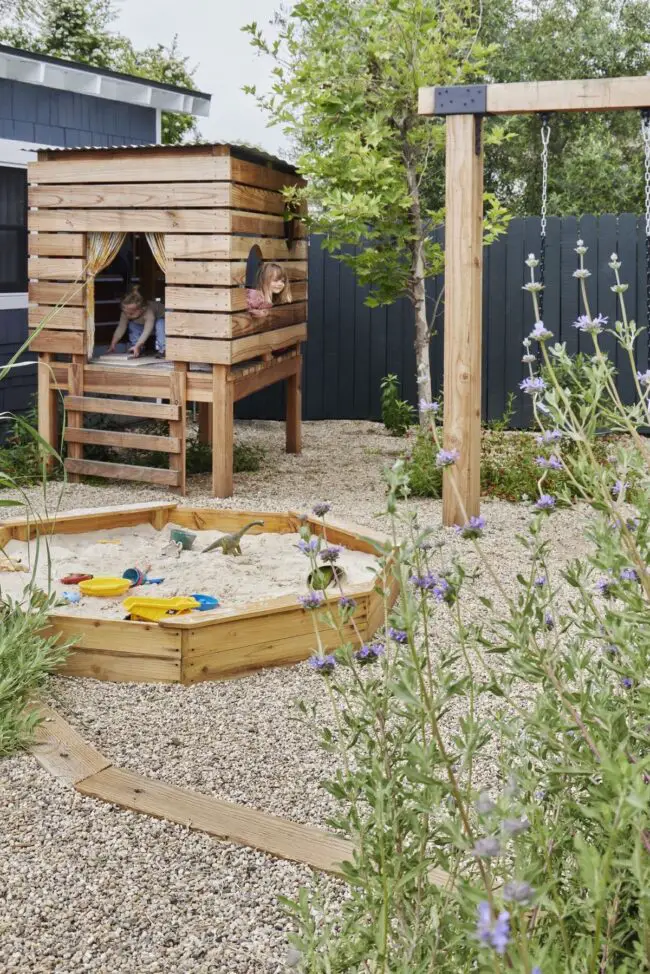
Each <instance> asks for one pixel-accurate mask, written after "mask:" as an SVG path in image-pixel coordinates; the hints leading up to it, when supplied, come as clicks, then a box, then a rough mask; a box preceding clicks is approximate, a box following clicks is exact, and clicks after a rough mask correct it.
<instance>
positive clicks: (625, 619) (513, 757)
mask: <svg viewBox="0 0 650 974" xmlns="http://www.w3.org/2000/svg"><path fill="white" fill-rule="evenodd" d="M585 253H586V251H585V248H584V247H583V245H582V244H581V243H579V244H578V247H577V254H578V257H579V262H578V268H577V278H578V280H579V281H580V282H581V286H582V292H583V299H584V316H582V317H581V318H580V319H578V322H576V327H579V328H580V329H581V330H582V331H584V332H585V333H586V335H587V336H588V337H589V339H590V340H591V341H592V342H593V355H592V356H590V357H589V360H588V362H587V363H586V364H585V366H584V368H585V376H586V377H587V379H588V383H587V384H586V385H585V387H584V395H583V398H582V400H581V401H580V402H576V401H574V400H573V399H572V398H571V396H570V395H568V394H567V392H566V389H565V386H564V385H563V384H562V383H561V382H560V381H558V379H557V375H558V372H557V371H556V366H558V365H559V366H560V367H561V369H563V370H564V372H565V373H566V372H567V370H568V371H569V372H570V368H571V363H570V360H569V358H568V356H567V354H566V349H565V348H564V347H563V346H562V345H553V344H551V342H552V334H551V331H552V329H551V328H549V327H547V326H546V325H543V326H542V323H541V322H540V321H539V314H538V313H537V297H538V294H539V291H540V288H541V285H540V284H539V282H538V281H536V280H535V275H534V270H535V267H536V266H537V264H536V261H535V259H534V258H529V262H528V265H529V267H530V269H531V280H530V284H529V285H527V287H526V290H529V291H530V292H531V295H532V297H533V301H534V306H535V311H536V314H535V322H536V324H535V326H534V329H533V336H534V337H533V338H532V339H531V341H534V342H535V343H536V345H535V348H536V351H538V352H539V357H540V360H541V362H542V363H543V366H544V369H545V381H544V385H542V384H541V383H540V382H537V381H535V380H536V379H537V378H540V377H539V375H538V374H536V373H535V372H534V371H533V368H532V367H533V366H534V365H535V364H536V363H535V360H534V359H536V357H537V356H533V353H531V352H527V356H528V362H527V364H528V365H529V366H530V367H531V368H530V374H529V377H528V378H529V380H530V381H529V382H527V383H526V388H527V389H528V390H529V391H530V394H531V396H532V402H533V409H534V413H535V417H536V422H537V424H538V428H539V442H538V443H537V444H536V449H537V452H538V455H539V456H541V457H545V458H546V459H547V460H549V463H547V464H541V465H539V466H538V467H537V484H536V497H535V498H533V499H532V500H531V505H530V506H531V513H530V523H529V527H528V532H527V533H526V534H525V535H523V536H522V537H521V539H520V540H521V543H522V545H523V546H524V548H525V551H526V554H527V558H528V569H527V570H526V571H525V572H523V573H522V574H520V575H518V576H517V578H516V579H507V578H506V577H505V575H506V573H507V570H508V568H507V565H504V564H498V565H492V564H491V563H490V561H489V559H488V558H487V556H486V554H485V552H484V550H483V548H482V540H481V535H482V533H483V531H484V530H489V522H488V523H487V524H485V523H484V522H483V521H482V519H481V520H480V521H479V519H477V518H475V519H474V520H472V518H470V517H469V516H466V517H464V523H463V524H462V525H459V528H460V533H461V534H462V535H463V536H464V538H465V539H466V544H467V545H468V546H471V547H472V548H473V550H474V551H475V553H476V555H477V557H478V560H479V564H480V565H481V569H480V571H481V572H482V573H484V574H488V573H489V574H490V576H491V578H492V582H493V586H494V588H495V589H496V591H497V592H498V598H495V600H494V602H493V601H491V600H490V599H488V598H487V597H486V596H485V595H484V594H483V592H482V591H481V589H480V587H479V586H480V581H479V577H478V575H477V574H476V573H475V572H474V573H472V574H470V573H469V572H468V571H467V570H466V569H465V568H464V567H463V565H462V563H460V562H458V563H454V564H453V565H451V566H450V565H444V564H442V563H441V561H440V558H441V555H440V551H439V548H438V547H437V546H436V544H435V538H433V537H432V535H431V532H427V531H424V530H422V529H421V527H420V526H419V525H418V521H417V517H416V516H415V515H414V514H413V513H412V512H411V511H410V510H409V506H408V502H407V503H406V504H405V505H398V499H399V498H402V497H404V496H408V492H409V478H408V473H407V471H406V469H405V465H404V464H403V462H401V461H400V462H398V463H397V464H395V466H394V467H393V469H392V471H391V472H390V474H389V485H388V486H389V491H388V512H389V513H390V515H391V517H392V519H393V536H394V538H395V539H398V538H402V540H401V541H399V543H398V542H397V540H395V542H394V543H390V542H387V544H386V546H385V547H384V548H383V549H382V550H380V551H379V553H378V554H379V566H380V572H381V578H382V582H381V583H380V588H382V589H383V590H384V591H386V592H387V591H388V585H389V583H390V581H391V579H394V578H396V579H397V581H398V582H399V589H400V597H399V599H398V601H397V602H396V604H395V607H394V608H392V609H389V607H388V602H387V604H386V624H385V630H384V631H385V635H384V637H383V638H382V639H380V640H379V641H378V643H373V644H371V646H364V643H363V640H362V639H361V637H360V636H359V641H358V643H355V642H353V643H350V642H345V643H342V645H341V646H340V648H339V649H338V650H337V651H336V652H329V653H328V654H327V656H325V654H323V653H322V652H321V653H317V654H316V659H318V660H322V662H313V663H312V664H311V665H312V667H313V668H314V670H315V674H314V679H322V680H323V681H324V683H323V689H324V692H326V694H327V695H328V696H329V698H330V700H331V703H332V713H333V718H332V722H331V726H327V727H325V728H324V729H323V728H321V730H322V735H323V745H324V746H325V747H326V748H327V749H328V750H329V751H335V752H336V753H337V754H338V755H339V768H338V771H337V773H336V775H335V777H334V779H333V780H331V781H330V782H328V784H327V788H328V790H329V791H330V792H331V794H332V795H334V796H335V798H337V799H338V800H339V802H340V806H339V813H338V815H337V817H336V819H335V821H334V822H333V824H334V826H335V827H337V828H338V829H340V830H342V832H344V833H345V834H346V835H347V836H348V837H349V838H350V839H351V840H352V841H353V842H354V844H355V848H356V851H355V854H354V857H353V860H352V861H351V862H349V863H347V864H345V866H344V872H345V877H346V879H347V880H348V883H349V896H348V897H347V898H345V899H343V901H342V902H340V903H337V904H336V905H335V904H333V903H330V902H328V900H327V895H326V894H323V893H321V892H320V891H319V890H312V891H306V890H305V891H303V893H302V895H301V897H300V898H299V900H298V901H297V902H295V903H288V909H289V911H290V913H291V915H292V917H293V919H294V921H295V923H296V926H297V930H298V932H297V933H296V935H295V936H294V937H293V938H292V939H293V948H294V949H293V951H292V963H293V964H295V965H296V969H298V970H300V971H302V972H309V974H334V972H338V974H345V972H350V974H362V972H364V974H365V972H372V974H379V972H382V974H388V972H390V974H425V972H426V974H429V972H438V974H474V972H477V974H488V972H489V974H506V972H514V974H606V972H617V974H640V972H643V971H649V970H650V816H649V811H650V680H649V677H648V662H649V659H650V611H649V603H650V573H649V571H648V563H649V560H650V490H649V488H650V482H649V481H650V477H649V476H648V459H649V450H648V445H647V443H646V442H645V441H644V440H643V439H642V438H641V436H640V435H639V433H638V429H639V428H640V427H641V426H644V425H648V423H649V421H650V407H649V404H648V395H649V392H650V382H648V379H649V378H650V377H649V376H647V375H646V373H645V372H643V371H641V370H639V371H638V372H637V367H636V363H635V360H634V344H635V339H636V337H637V334H638V329H637V327H636V325H635V323H634V322H633V321H630V320H628V318H627V314H626V309H625V304H624V285H623V284H622V283H621V280H620V277H619V269H620V262H619V261H618V258H617V257H616V256H613V257H612V260H611V263H610V266H611V268H612V270H613V272H614V277H613V280H614V284H613V287H614V288H615V293H616V294H617V295H618V296H619V298H620V309H621V310H620V320H619V321H617V322H615V323H614V324H613V325H612V327H611V328H610V327H609V324H608V323H607V322H606V321H604V320H603V319H602V318H601V317H600V316H598V315H594V314H592V311H591V309H590V307H589V305H588V302H587V300H586V298H587V295H586V289H585V287H584V282H585V280H586V277H587V276H588V270H587V268H586V266H585V261H584V256H585ZM604 329H606V330H609V331H610V332H611V333H612V334H614V335H615V337H616V340H617V341H618V343H619V345H620V349H621V354H622V355H626V356H627V357H628V360H629V363H630V367H633V368H634V375H635V377H636V378H635V382H636V391H637V402H636V403H635V404H634V405H632V406H630V407H629V408H626V407H624V406H623V404H622V403H621V402H620V399H619V397H618V393H617V391H616V387H615V384H614V380H613V369H612V366H611V364H610V363H609V362H608V360H607V358H606V357H605V356H604V355H603V353H602V351H601V349H600V345H599V336H600V333H601V332H602V330H604ZM530 347H531V346H530V345H529V346H528V348H529V349H530ZM531 360H533V361H531ZM429 416H430V422H431V425H430V435H431V437H432V440H433V442H434V444H435V445H434V455H439V454H440V451H441V449H442V444H441V441H440V434H439V428H438V426H437V423H436V415H435V413H434V412H431V413H430V414H429ZM600 429H615V430H617V431H618V432H619V433H620V434H622V436H621V439H620V441H619V442H618V445H617V446H616V447H615V449H613V450H612V452H611V454H610V455H609V459H608V461H607V462H606V463H605V464H602V463H600V462H599V461H598V459H597V456H596V454H595V449H594V438H595V436H596V434H597V431H598V430H600ZM623 434H624V437H623ZM569 445H570V446H571V449H568V448H567V447H569ZM551 457H555V458H557V459H558V461H559V462H560V463H561V464H562V467H563V477H564V480H563V482H562V483H560V484H558V482H557V480H553V479H552V478H553V477H554V476H556V474H555V470H554V465H551V463H550V458H551ZM448 467H449V470H450V471H451V475H450V481H451V483H452V486H453V485H454V484H455V481H454V475H453V469H454V466H453V459H449V461H448ZM630 483H634V484H635V485H636V488H635V489H634V491H633V493H630V487H629V484H630ZM572 495H575V496H578V497H580V498H581V499H582V500H583V501H585V502H586V503H587V504H588V505H589V506H590V507H591V511H592V516H591V517H590V519H589V527H588V539H589V541H590V544H591V547H590V553H589V555H588V556H587V557H586V558H584V559H582V560H574V561H572V562H569V563H568V565H567V567H566V568H565V569H564V570H563V571H562V572H561V573H560V572H555V573H554V570H553V569H552V566H551V564H550V563H549V557H548V544H547V542H546V541H545V540H544V531H545V530H550V529H552V524H553V518H555V517H556V516H557V515H556V509H557V508H559V507H561V506H563V505H564V504H565V503H566V502H567V501H568V500H569V499H570V497H571V496H572ZM304 540H306V541H308V540H309V539H308V538H305V539H304ZM308 557H310V558H311V559H314V562H315V563H316V561H315V560H316V558H317V553H316V552H310V553H309V555H308ZM477 599H478V602H479V605H480V610H479V611H477V607H476V600H477ZM315 611H316V612H318V611H322V610H319V609H316V610H315ZM345 611H346V612H348V613H349V618H351V619H354V608H348V609H346V610H345ZM445 632H447V633H451V634H452V635H451V636H447V637H446V636H445ZM357 635H358V634H357ZM372 646H375V647H376V648H375V649H372ZM370 662H371V663H372V665H369V663H370ZM361 664H363V665H361ZM303 712H304V713H305V714H307V709H306V708H303ZM495 739H496V740H497V741H498V749H497V756H496V758H495V757H494V755H491V754H490V748H489V744H490V742H491V741H493V740H495Z"/></svg>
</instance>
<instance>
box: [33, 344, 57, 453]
mask: <svg viewBox="0 0 650 974" xmlns="http://www.w3.org/2000/svg"><path fill="white" fill-rule="evenodd" d="M51 362H52V354H51V352H41V353H40V355H39V357H38V435H39V436H40V437H41V439H42V440H44V441H45V442H46V443H47V444H48V445H49V446H51V447H53V449H55V450H58V423H57V410H56V392H55V391H54V390H53V389H52V388H51V384H52V368H51ZM45 465H46V469H47V470H51V469H52V467H53V465H54V457H52V456H48V458H47V460H46V462H45Z"/></svg>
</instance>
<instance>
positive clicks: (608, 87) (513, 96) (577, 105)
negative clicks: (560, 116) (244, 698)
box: [418, 75, 650, 115]
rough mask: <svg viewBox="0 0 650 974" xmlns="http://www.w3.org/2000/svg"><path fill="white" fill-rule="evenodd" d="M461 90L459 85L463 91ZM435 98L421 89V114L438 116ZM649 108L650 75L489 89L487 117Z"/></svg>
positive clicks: (433, 91) (430, 91) (430, 90)
mask: <svg viewBox="0 0 650 974" xmlns="http://www.w3.org/2000/svg"><path fill="white" fill-rule="evenodd" d="M461 87H462V86H460V85H459V86H458V88H459V90H460V89H461ZM435 98H436V88H420V94H419V106H418V111H419V113H420V115H436V114H437V112H436V109H435ZM649 107H650V75H638V76H636V77H631V78H585V79H582V80H575V81H521V82H514V83H509V84H498V85H487V86H486V109H485V113H486V114H487V115H520V114H527V113H531V112H609V111H626V110H629V109H635V108H637V109H641V108H649ZM445 114H451V113H450V112H445ZM459 114H464V112H463V113H460V112H459Z"/></svg>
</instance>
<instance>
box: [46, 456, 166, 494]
mask: <svg viewBox="0 0 650 974" xmlns="http://www.w3.org/2000/svg"><path fill="white" fill-rule="evenodd" d="M64 466H65V469H66V472H67V473H72V474H83V475H84V476H86V477H108V478H109V479H111V480H141V481H143V482H144V483H147V484H162V485H164V486H165V487H178V486H179V484H180V471H178V470H162V469H160V468H158V467H139V466H137V465H136V464H131V463H106V462H105V461H103V460H76V459H70V458H69V457H68V459H67V460H66V461H65V464H64Z"/></svg>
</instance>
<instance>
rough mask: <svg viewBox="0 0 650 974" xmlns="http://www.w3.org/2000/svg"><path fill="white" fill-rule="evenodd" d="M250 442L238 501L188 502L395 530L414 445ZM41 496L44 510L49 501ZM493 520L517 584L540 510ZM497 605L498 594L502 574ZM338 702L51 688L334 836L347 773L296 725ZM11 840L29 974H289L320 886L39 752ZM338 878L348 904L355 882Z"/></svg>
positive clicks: (210, 778)
mask: <svg viewBox="0 0 650 974" xmlns="http://www.w3.org/2000/svg"><path fill="white" fill-rule="evenodd" d="M237 434H238V437H239V438H240V440H242V441H244V442H251V443H255V444H260V445H262V446H264V448H265V449H266V450H267V459H266V462H265V463H264V466H263V468H262V469H261V470H260V471H259V472H257V473H247V474H239V475H236V477H235V496H234V497H233V498H231V499H230V500H228V501H227V502H225V501H217V500H215V499H213V498H211V497H210V496H209V484H208V477H207V476H203V475H202V476H197V477H193V478H190V480H189V493H188V497H187V498H186V499H185V500H184V503H187V504H191V505H194V506H197V505H201V506H207V507H236V508H240V509H250V510H287V509H290V508H295V509H299V510H307V509H309V508H310V507H311V506H312V504H313V503H314V502H316V501H318V500H329V501H331V502H332V504H333V509H332V517H334V518H336V517H338V518H340V519H342V520H348V521H354V522H357V523H358V524H360V525H371V526H373V527H375V528H377V529H379V530H381V529H382V527H385V523H383V522H382V520H381V519H379V520H378V519H377V518H376V517H375V515H376V513H377V512H378V511H381V510H382V508H383V505H384V487H383V482H382V468H383V467H385V466H386V465H388V464H390V463H392V462H393V461H394V459H395V458H396V457H397V456H398V455H399V453H400V451H401V450H402V448H403V441H400V440H397V439H394V438H391V437H390V436H388V435H387V434H386V432H385V431H384V429H383V427H382V426H379V425H377V424H372V423H367V422H325V423H307V424H305V428H304V452H303V454H302V456H299V457H296V456H287V455H286V454H285V453H284V452H283V445H284V427H283V425H282V424H279V423H244V424H239V425H238V428H237ZM28 493H29V495H30V498H31V500H32V502H33V503H34V504H35V505H37V506H40V507H41V508H42V506H43V505H42V497H41V492H40V491H39V490H37V489H33V490H30V491H29V492H28ZM59 494H60V497H59V496H58V495H59ZM166 496H168V495H166V494H165V493H164V492H163V491H161V490H159V489H155V488H152V487H148V486H142V487H140V486H136V485H128V486H126V487H125V486H124V485H113V486H111V485H109V486H106V487H90V486H85V485H70V486H68V487H66V488H65V489H64V490H63V491H61V485H58V484H54V485H53V486H52V494H51V497H50V499H49V501H48V507H49V508H50V510H52V509H53V508H54V507H57V506H58V508H59V509H74V508H81V507H84V508H86V507H93V506H109V505H118V504H124V503H129V502H136V501H146V500H148V499H152V500H153V499H156V500H160V499H162V498H165V497H166ZM411 503H412V506H413V507H414V508H415V509H416V510H417V511H418V513H419V518H420V522H421V524H422V526H426V527H431V528H436V529H437V528H439V527H440V515H441V503H440V502H439V501H432V500H418V501H412V502H411ZM16 513H19V512H17V511H16V510H15V509H14V510H13V511H12V510H11V509H9V510H6V509H5V510H3V511H2V514H3V515H4V516H12V515H14V516H15V514H16ZM483 514H484V515H485V517H486V519H487V529H486V532H485V540H484V549H485V551H486V553H487V555H488V556H489V557H490V558H491V560H492V561H493V563H494V564H495V565H497V566H499V570H500V571H501V572H502V573H503V574H504V576H505V579H506V580H507V579H514V576H515V575H516V573H517V571H521V570H524V571H525V570H526V565H527V555H526V552H525V551H524V549H523V548H522V547H521V546H520V545H519V544H518V543H517V541H516V538H515V536H516V534H517V533H519V532H521V531H522V529H524V528H525V526H526V524H527V523H528V518H529V512H528V509H527V507H525V506H524V505H511V504H507V503H505V502H501V501H488V502H486V503H485V504H484V508H483ZM588 517H589V515H588V512H587V511H586V509H581V508H575V509H573V510H571V511H560V512H558V513H557V514H556V515H555V516H554V517H553V518H552V519H550V520H549V522H548V523H549V527H548V529H547V531H548V537H549V540H550V542H551V552H552V554H551V561H552V564H553V568H554V569H555V568H559V567H561V565H562V564H564V563H565V562H566V561H567V560H568V559H570V558H575V557H578V556H581V555H584V554H585V552H586V550H587V545H586V542H585V540H584V528H585V524H586V521H587V519H588ZM441 537H442V539H443V540H444V545H443V547H442V548H441V558H442V559H444V560H445V561H447V562H448V561H450V560H451V558H452V557H453V555H454V554H455V553H457V552H461V551H462V552H463V554H464V558H465V555H467V557H466V558H465V560H466V562H467V563H468V564H469V565H471V564H474V563H475V561H474V558H473V556H472V555H471V553H470V549H469V547H468V545H467V542H463V541H462V540H460V539H459V538H458V537H457V536H456V534H455V533H454V532H453V531H452V530H446V531H443V532H442V535H441ZM477 592H478V589H477ZM480 594H482V595H488V596H491V595H494V583H493V582H492V581H491V580H490V578H489V576H488V575H487V574H485V575H484V576H483V577H482V578H481V582H480ZM497 597H498V596H497ZM467 602H468V611H469V612H470V614H471V613H473V612H476V613H482V612H484V609H483V607H482V606H481V604H480V603H479V602H478V599H476V597H475V596H472V595H470V596H469V598H468V599H467ZM442 610H444V607H441V615H440V619H439V627H440V628H439V635H440V638H441V639H444V637H445V634H446V633H448V632H449V628H448V623H447V622H446V619H445V618H444V617H443V615H442ZM323 697H324V695H323V693H322V682H321V681H320V680H319V678H317V677H315V676H314V674H312V673H311V671H310V670H309V669H308V668H307V666H306V665H304V664H302V665H299V666H296V667H292V668H287V669H279V670H268V671H265V672H261V673H257V674H255V675H253V676H249V677H246V678H244V679H238V680H233V681H230V682H224V683H204V684H200V685H197V686H192V687H188V688H183V687H180V686H150V685H134V684H128V685H127V684H110V683H99V682H96V681H92V680H73V679H61V678H58V679H53V680H52V681H51V683H50V688H49V700H50V702H52V703H53V704H54V706H56V707H57V708H58V709H59V710H60V711H61V712H62V714H63V715H64V716H65V717H66V718H67V719H68V720H69V721H70V723H72V724H73V725H74V726H75V727H76V728H77V729H78V730H79V731H80V732H81V733H82V735H83V736H84V737H85V738H86V740H88V741H89V742H90V743H91V744H93V745H94V746H95V747H97V748H99V750H100V751H102V752H103V753H104V754H105V755H106V756H107V757H108V758H109V759H111V760H112V761H113V762H115V763H116V764H118V765H122V766H124V767H128V768H130V769H133V770H136V771H138V772H141V773H144V774H148V775H151V776H155V777H158V778H160V779H162V780H164V781H169V782H172V783H175V784H179V785H183V786H186V787H189V788H192V789H194V790H196V791H200V792H204V793H206V794H211V795H215V796H218V797H220V798H223V799H226V800H229V801H235V802H239V803H242V804H245V805H249V806H252V807H255V808H259V809H262V810H264V811H267V812H271V813H274V814H277V815H282V816H285V817H287V818H290V819H293V820H294V821H297V822H304V823H309V824H313V825H318V826H322V827H324V826H325V820H326V818H327V816H328V815H329V814H331V812H332V810H333V804H332V801H331V799H330V798H329V796H328V795H327V794H326V793H325V792H324V791H323V790H322V789H320V788H319V780H320V779H321V778H323V777H325V776H327V775H328V774H329V772H330V771H331V770H332V768H333V762H332V760H331V758H329V757H328V756H327V755H325V754H324V753H323V752H321V751H320V750H319V748H318V747H317V744H316V741H315V739H314V736H313V734H312V732H311V731H310V730H309V728H306V727H305V726H304V725H303V724H302V723H300V722H298V721H297V720H296V715H295V708H294V706H293V704H294V701H295V700H296V699H297V698H302V699H304V700H306V701H307V702H308V703H310V704H312V703H313V704H315V705H316V707H317V708H318V710H319V712H322V713H323V714H325V713H326V709H325V701H324V699H323ZM321 708H322V709H321ZM0 842H1V843H2V849H3V853H4V854H3V855H2V857H0V970H2V971H5V970H6V971H7V972H21V974H23V972H24V974H27V972H30V974H40V972H56V974H80V972H86V971H87V972H104V974H133V972H136V971H137V972H138V974H153V972H174V974H194V972H196V974H208V972H210V974H212V972H214V974H280V972H282V971H285V970H286V969H287V968H286V965H285V960H286V955H287V941H286V932H287V921H286V919H285V918H284V916H283V914H282V910H281V908H280V907H279V906H278V903H277V897H278V895H284V896H295V895H296V893H297V891H298V889H299V887H300V885H301V884H305V883H309V882H312V881H313V878H312V874H311V873H310V871H309V870H308V869H307V868H306V867H298V866H295V865H292V864H289V863H286V862H280V861H277V860H274V859H272V858H270V857H268V856H265V855H262V854H259V853H256V852H253V851H252V850H249V849H245V848H241V847H238V846H234V845H230V844H227V843H221V842H218V841H215V840H213V839H211V838H209V837H208V836H205V835H200V834H197V833H192V832H190V831H189V830H187V829H184V828H182V827H179V826H175V825H170V824H167V823H164V822H158V821H154V820H152V819H148V818H146V817H145V816H141V815H135V814H132V813H129V812H123V811H120V810H117V809H114V808H112V807H110V806H107V805H105V804H102V803H98V802H95V801H93V800H91V799H86V798H83V797H81V796H79V795H75V794H74V793H73V792H72V791H71V790H70V789H69V788H68V787H66V786H63V785H61V784H60V783H59V782H57V781H56V780H55V779H53V778H52V777H50V776H49V775H48V774H47V773H46V772H45V771H42V770H41V769H40V768H39V767H38V766H37V765H36V763H35V761H34V760H33V759H32V758H31V757H29V756H19V757H14V758H12V759H10V760H6V761H4V762H0ZM319 881H321V880H319ZM322 881H323V882H326V883H328V884H331V885H332V888H333V889H334V890H337V889H338V890H340V893H341V895H343V887H342V885H341V884H339V883H337V882H336V881H335V880H332V879H327V880H322ZM27 943H29V946H27Z"/></svg>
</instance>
